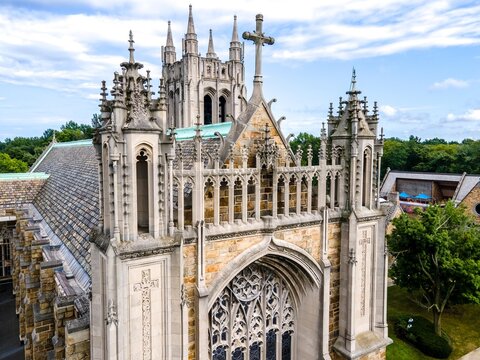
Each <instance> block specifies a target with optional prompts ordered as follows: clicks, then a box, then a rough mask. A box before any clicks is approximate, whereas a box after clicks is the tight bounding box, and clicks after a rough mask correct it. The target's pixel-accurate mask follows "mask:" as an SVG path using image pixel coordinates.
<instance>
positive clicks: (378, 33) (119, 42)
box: [0, 0, 480, 97]
mask: <svg viewBox="0 0 480 360" xmlns="http://www.w3.org/2000/svg"><path fill="white" fill-rule="evenodd" d="M190 2H191V1H190V0H188V1H187V0H180V1H177V2H174V3H173V2H171V1H167V0H145V1H142V2H132V1H131V0H103V1H98V0H71V1H69V2H65V1H62V0H29V1H26V2H24V1H21V0H19V1H18V2H15V5H20V6H22V5H23V6H24V8H19V7H16V8H13V7H5V6H3V7H2V6H0V31H1V32H2V34H3V36H2V37H1V38H0V74H2V75H1V76H0V82H7V83H15V84H24V85H33V86H39V87H44V88H48V89H58V90H60V91H65V92H72V93H79V94H80V95H81V96H84V97H89V95H90V94H91V93H92V91H91V90H92V88H93V86H91V87H90V86H85V84H92V83H93V84H97V83H99V82H100V80H101V79H106V80H108V82H110V81H111V78H112V76H113V71H115V70H117V69H118V68H119V63H120V62H122V61H124V60H125V59H126V57H127V56H128V53H127V51H126V49H127V47H128V43H127V37H128V30H130V29H132V30H133V32H134V36H135V41H136V43H135V48H136V52H135V57H136V59H137V60H139V61H142V62H143V63H144V64H145V68H146V69H147V68H148V69H150V70H152V77H153V78H158V77H159V76H160V75H161V59H160V48H161V45H163V44H164V43H165V36H166V29H167V23H166V22H167V20H168V19H169V18H170V19H172V20H173V21H172V32H173V37H174V43H175V45H176V48H177V58H179V57H180V56H181V54H180V52H181V45H180V39H181V37H182V36H183V34H184V33H185V30H186V20H187V13H188V5H189V3H190ZM192 2H193V11H194V19H195V26H196V30H197V33H198V37H199V48H200V51H201V52H202V53H204V52H205V50H206V46H207V40H208V38H207V34H208V29H209V28H210V27H213V31H214V37H215V50H216V52H217V54H219V55H221V56H222V57H223V58H225V56H226V54H227V47H228V42H229V40H230V36H231V24H232V16H233V14H237V15H239V31H240V32H241V31H242V30H253V28H254V26H255V25H254V15H255V13H264V14H265V22H264V31H265V32H266V33H267V35H272V36H274V37H275V38H276V45H275V46H274V47H272V48H271V49H269V50H268V52H269V55H270V56H269V58H270V59H274V60H275V61H282V62H290V60H292V59H295V60H299V61H313V60H316V59H320V58H328V59H348V60H352V59H357V58H366V57H375V56H380V55H389V54H395V53H400V52H404V51H408V50H411V49H423V48H431V47H446V46H458V45H467V44H475V43H480V27H478V20H477V19H478V17H479V16H480V5H471V4H469V3H465V4H463V5H464V6H458V3H455V5H457V7H455V5H454V4H452V3H450V2H446V1H425V0H410V1H406V0H383V1H380V0H365V1H358V0H343V1H338V0H322V1H316V0H297V1H296V2H295V6H292V3H291V1H286V0H276V1H274V0H265V1H262V2H258V1H255V0H245V1H244V2H242V4H241V5H240V4H239V2H234V1H224V2H218V1H213V0H208V1H205V0H202V1H192ZM67 3H68V4H67ZM29 4H30V5H31V4H37V5H40V8H42V9H52V10H51V12H49V11H46V10H43V11H35V10H26V9H27V8H30V9H31V8H32V6H27V5H29ZM71 7H78V8H82V9H85V10H83V12H84V13H82V14H72V13H69V9H70V8H71ZM54 11H58V13H55V12H54ZM213 11H214V14H215V22H214V25H212V13H213ZM65 14H66V15H65ZM249 51H252V50H251V49H250V47H248V46H247V52H249ZM112 54H114V55H112ZM266 59H267V61H268V58H266ZM447 80H449V79H447ZM452 80H454V79H452ZM445 81H446V80H445ZM457 81H461V80H457ZM434 85H435V84H434ZM438 86H440V87H441V86H442V84H441V83H438V85H437V87H438ZM444 86H450V87H451V86H457V87H458V86H461V85H460V83H455V84H454V83H450V84H445V85H444Z"/></svg>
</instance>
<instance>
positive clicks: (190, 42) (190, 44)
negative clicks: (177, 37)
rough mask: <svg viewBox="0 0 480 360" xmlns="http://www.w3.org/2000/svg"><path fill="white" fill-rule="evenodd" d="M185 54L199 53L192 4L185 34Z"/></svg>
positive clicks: (189, 8)
mask: <svg viewBox="0 0 480 360" xmlns="http://www.w3.org/2000/svg"><path fill="white" fill-rule="evenodd" d="M185 54H186V55H189V54H190V55H198V41H197V34H196V33H195V25H194V24H193V14H192V5H189V7H188V25H187V33H186V34H185Z"/></svg>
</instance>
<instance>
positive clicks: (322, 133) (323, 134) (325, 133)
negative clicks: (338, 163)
mask: <svg viewBox="0 0 480 360" xmlns="http://www.w3.org/2000/svg"><path fill="white" fill-rule="evenodd" d="M320 136H321V137H322V138H324V137H326V136H327V130H325V123H324V122H322V130H321V131H320Z"/></svg>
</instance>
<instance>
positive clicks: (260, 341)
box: [209, 264, 295, 360]
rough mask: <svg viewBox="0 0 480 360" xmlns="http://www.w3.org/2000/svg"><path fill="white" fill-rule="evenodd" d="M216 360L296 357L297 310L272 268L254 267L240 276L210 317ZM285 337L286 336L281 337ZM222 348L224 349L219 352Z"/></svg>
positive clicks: (212, 344)
mask: <svg viewBox="0 0 480 360" xmlns="http://www.w3.org/2000/svg"><path fill="white" fill-rule="evenodd" d="M209 319H210V329H209V330H210V331H209V332H210V350H211V354H212V360H224V359H225V360H230V359H231V360H260V359H262V354H263V353H265V355H266V359H267V360H276V359H277V358H278V357H277V349H278V351H280V349H281V354H282V360H290V359H291V358H292V350H291V345H292V334H293V332H294V331H295V311H294V306H293V301H292V297H291V294H290V291H289V290H288V287H287V284H286V283H285V281H284V280H283V279H281V278H280V277H279V276H278V275H277V274H276V273H275V272H274V271H272V270H271V269H269V268H267V267H265V266H262V265H259V264H252V265H250V266H248V267H246V268H245V269H243V270H242V271H241V272H240V273H239V274H237V275H236V276H235V277H234V278H233V279H232V281H230V283H229V284H228V285H227V287H225V289H224V290H223V291H222V292H221V293H220V295H219V296H218V298H217V299H216V300H215V302H214V304H213V306H212V309H211V310H210V314H209ZM280 334H283V335H280ZM219 349H221V350H219Z"/></svg>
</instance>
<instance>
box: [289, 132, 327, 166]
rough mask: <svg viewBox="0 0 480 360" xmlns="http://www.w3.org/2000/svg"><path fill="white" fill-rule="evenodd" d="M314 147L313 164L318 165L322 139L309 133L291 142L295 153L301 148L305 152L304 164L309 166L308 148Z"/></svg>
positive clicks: (302, 134) (300, 135) (301, 134)
mask: <svg viewBox="0 0 480 360" xmlns="http://www.w3.org/2000/svg"><path fill="white" fill-rule="evenodd" d="M309 145H312V156H313V157H312V163H313V164H318V151H319V150H320V138H319V137H317V136H314V135H311V134H308V133H304V132H302V133H300V134H298V136H296V137H295V138H294V139H293V140H292V141H290V147H291V148H292V150H293V152H294V153H295V152H297V149H298V148H299V147H300V149H302V151H303V155H302V164H303V165H306V164H307V151H308V146H309Z"/></svg>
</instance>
